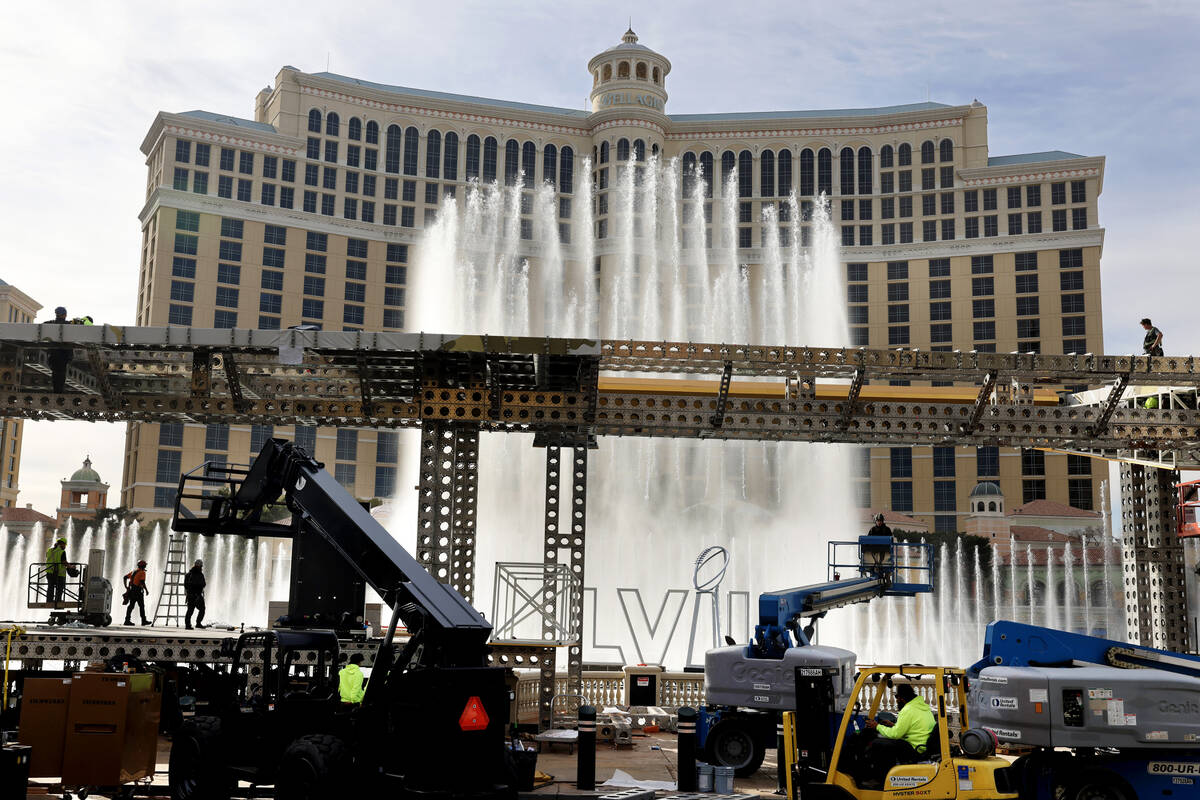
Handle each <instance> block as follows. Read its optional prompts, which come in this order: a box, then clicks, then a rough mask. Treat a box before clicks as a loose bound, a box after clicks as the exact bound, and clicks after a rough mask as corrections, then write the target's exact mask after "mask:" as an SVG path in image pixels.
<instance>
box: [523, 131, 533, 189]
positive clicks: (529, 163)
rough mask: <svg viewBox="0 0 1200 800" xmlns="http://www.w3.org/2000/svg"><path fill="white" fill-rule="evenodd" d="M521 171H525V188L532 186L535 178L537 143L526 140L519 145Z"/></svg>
mask: <svg viewBox="0 0 1200 800" xmlns="http://www.w3.org/2000/svg"><path fill="white" fill-rule="evenodd" d="M521 171H522V172H524V173H525V188H526V189H528V188H530V187H531V186H533V183H534V181H535V180H537V145H535V144H534V143H533V142H526V143H525V144H524V145H522V147H521Z"/></svg>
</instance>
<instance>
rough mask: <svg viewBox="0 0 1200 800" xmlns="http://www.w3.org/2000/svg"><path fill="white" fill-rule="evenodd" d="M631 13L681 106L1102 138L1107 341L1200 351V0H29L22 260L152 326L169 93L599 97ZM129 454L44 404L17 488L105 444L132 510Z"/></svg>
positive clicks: (3, 52)
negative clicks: (143, 255)
mask: <svg viewBox="0 0 1200 800" xmlns="http://www.w3.org/2000/svg"><path fill="white" fill-rule="evenodd" d="M630 15H632V23H633V27H634V29H635V30H636V31H637V33H638V35H639V37H640V40H641V43H642V44H645V45H648V46H649V47H651V48H653V49H655V50H657V51H658V52H660V53H662V54H664V55H666V56H667V58H669V59H670V60H671V62H672V71H671V73H670V75H669V76H668V78H667V82H666V88H667V90H668V93H669V100H668V102H667V112H668V113H699V112H717V111H757V110H784V109H819V108H849V107H870V106H881V105H893V104H899V103H909V102H918V101H923V100H934V101H938V102H943V103H949V104H965V103H970V102H971V101H972V100H975V99H978V100H979V101H980V102H982V103H984V104H985V105H986V106H987V107H988V118H989V134H988V135H989V147H990V153H991V155H1004V154H1009V153H1023V152H1033V151H1042V150H1066V151H1069V152H1073V153H1080V154H1083V155H1089V156H1092V155H1103V156H1105V157H1106V165H1105V176H1104V187H1103V193H1102V195H1101V197H1100V214H1099V216H1100V224H1101V225H1102V226H1103V227H1104V228H1105V245H1104V253H1103V258H1102V283H1103V293H1104V341H1105V350H1106V351H1107V352H1110V353H1129V352H1139V351H1140V342H1141V337H1142V331H1141V328H1140V327H1139V326H1138V325H1137V321H1138V319H1140V318H1141V317H1143V316H1150V317H1152V318H1153V319H1154V321H1155V323H1156V324H1158V326H1159V327H1160V328H1162V329H1163V331H1164V333H1165V341H1164V344H1165V347H1166V350H1167V352H1168V353H1194V352H1200V326H1197V325H1194V324H1191V322H1192V319H1191V317H1192V312H1193V310H1194V309H1195V308H1196V307H1197V305H1200V304H1198V303H1197V300H1196V296H1197V290H1198V289H1200V281H1198V280H1197V279H1196V276H1195V273H1194V267H1193V261H1192V259H1193V258H1194V257H1195V256H1194V255H1189V253H1190V252H1192V251H1193V249H1194V248H1193V247H1192V245H1194V241H1195V238H1196V234H1197V232H1198V225H1197V223H1196V221H1195V217H1196V213H1197V210H1198V208H1197V202H1196V186H1197V183H1198V181H1197V178H1198V177H1200V141H1198V139H1200V134H1198V133H1197V132H1198V131H1200V104H1198V103H1197V100H1198V94H1200V83H1198V82H1197V81H1196V76H1197V74H1200V48H1198V47H1197V46H1196V42H1197V41H1198V40H1200V3H1194V2H1192V3H1188V2H1169V1H1164V2H1136V1H1135V0H1121V1H1120V2H1114V1H1112V0H1090V1H1089V2H1079V1H1078V0H1057V2H1053V3H1047V2H1045V0H1036V1H1031V0H1013V1H1011V2H1006V1H1005V0H994V1H993V2H988V3H986V4H984V3H974V2H970V3H964V2H962V1H961V0H957V1H956V2H946V1H945V0H921V1H920V2H911V1H910V0H890V1H889V2H879V3H866V2H858V1H857V0H841V1H840V2H837V3H817V2H811V1H810V0H802V1H801V2H794V3H789V4H780V3H763V2H745V1H743V2H739V3H731V2H728V1H726V2H697V3H679V2H666V1H665V0H660V2H657V3H653V4H642V3H625V4H624V5H622V4H618V3H603V4H600V3H586V4H585V3H576V2H570V0H553V1H551V2H546V1H539V2H533V1H531V2H495V0H491V2H479V0H459V1H458V2H453V3H413V2H357V3H346V4H330V3H328V2H324V3H310V2H294V3H229V2H206V3H203V4H177V3H163V2H153V3H142V2H125V3H121V2H114V3H83V2H60V3H21V4H9V5H8V6H7V7H6V8H5V10H4V13H3V19H4V24H3V25H2V26H0V75H4V76H5V79H4V83H3V89H0V96H2V97H3V100H4V107H5V108H8V109H9V111H8V113H7V114H6V115H5V116H6V118H7V119H8V122H7V123H5V124H3V125H0V279H3V280H5V281H7V282H9V283H11V284H13V285H15V286H17V287H18V288H20V289H21V290H22V291H24V292H26V293H27V294H29V295H30V296H32V297H33V298H34V299H35V300H37V301H38V302H40V303H41V304H42V305H43V306H45V309H46V310H44V311H43V312H42V315H41V318H49V317H50V316H53V314H52V313H50V310H51V309H53V308H54V307H55V306H56V305H65V306H66V307H67V309H68V310H69V312H70V314H71V315H72V316H76V315H82V314H91V315H92V317H93V318H95V320H96V321H97V322H107V323H112V324H132V322H133V319H134V314H135V291H136V285H137V275H138V247H139V240H140V227H139V222H138V212H139V211H140V210H141V208H142V205H143V203H144V202H145V180H146V168H145V161H144V156H143V154H142V153H141V152H140V149H139V148H140V144H141V142H142V139H143V137H144V136H145V135H146V132H147V131H148V130H149V127H150V124H151V122H152V121H153V119H154V116H155V114H156V113H157V112H158V111H160V110H165V111H187V110H192V109H204V110H208V111H214V112H219V113H222V114H229V115H232V116H241V117H247V118H252V117H253V103H254V97H255V94H256V93H257V92H258V91H259V90H260V89H262V88H263V87H265V86H270V85H273V83H274V78H275V75H276V73H277V72H278V71H279V68H280V67H282V66H284V65H292V66H295V67H297V68H299V69H301V70H304V71H309V72H319V71H323V70H325V69H327V68H328V69H329V70H331V71H333V72H337V73H341V74H344V75H350V76H354V77H360V78H364V79H367V80H372V81H376V82H381V83H390V84H400V85H404V86H413V87H419V88H426V89H435V90H440V91H448V92H457V93H462V94H471V95H482V96H485V97H495V98H500V99H508V100H518V101H523V102H530V103H540V104H546V105H556V106H565V107H571V108H583V107H584V105H585V103H586V101H587V95H588V92H589V91H590V89H591V80H590V76H589V75H588V72H587V62H588V59H590V58H591V57H592V56H593V55H595V54H596V53H598V52H600V51H601V50H603V49H605V48H607V47H610V46H611V45H613V44H616V43H617V42H618V41H619V39H620V36H621V34H622V33H623V32H624V31H625V28H626V26H627V25H628V24H629V21H630ZM806 344H807V343H806ZM812 344H818V343H812ZM123 449H124V426H123V425H111V424H89V423H49V422H38V423H29V424H27V425H26V436H25V442H24V446H23V452H22V466H21V494H20V497H19V502H21V503H33V504H34V507H35V508H38V509H39V510H41V511H43V512H49V513H51V514H52V513H53V509H54V508H55V507H56V506H57V505H58V497H59V483H58V482H59V481H60V480H61V479H62V478H65V477H66V476H68V475H69V474H70V473H71V472H72V471H74V470H75V469H76V468H78V466H79V464H80V462H81V461H82V460H83V458H84V456H85V455H90V456H91V458H92V461H93V462H94V466H95V468H96V469H97V470H98V471H99V473H100V475H101V476H102V477H103V478H104V480H106V481H108V482H109V483H111V484H112V488H111V490H110V505H116V504H117V502H118V495H117V492H118V490H119V489H120V481H121V462H122V454H123Z"/></svg>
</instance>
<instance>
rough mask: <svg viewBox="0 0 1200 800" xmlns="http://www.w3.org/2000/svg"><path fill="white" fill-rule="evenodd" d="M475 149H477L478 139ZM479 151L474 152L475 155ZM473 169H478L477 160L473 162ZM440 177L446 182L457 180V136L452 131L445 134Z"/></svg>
mask: <svg viewBox="0 0 1200 800" xmlns="http://www.w3.org/2000/svg"><path fill="white" fill-rule="evenodd" d="M475 141H476V145H475V146H476V147H477V148H478V147H479V145H478V141H479V140H478V139H476V140H475ZM478 152H479V151H478V150H476V153H478ZM475 168H476V170H478V168H479V160H478V158H477V159H476V160H475ZM442 177H443V178H445V179H446V180H448V181H456V180H458V134H457V133H455V132H454V131H447V132H446V156H445V158H443V159H442Z"/></svg>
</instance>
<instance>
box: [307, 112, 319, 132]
mask: <svg viewBox="0 0 1200 800" xmlns="http://www.w3.org/2000/svg"><path fill="white" fill-rule="evenodd" d="M308 131H309V133H320V132H321V112H320V111H317V110H316V109H315V108H314V109H313V110H312V111H309V112H308Z"/></svg>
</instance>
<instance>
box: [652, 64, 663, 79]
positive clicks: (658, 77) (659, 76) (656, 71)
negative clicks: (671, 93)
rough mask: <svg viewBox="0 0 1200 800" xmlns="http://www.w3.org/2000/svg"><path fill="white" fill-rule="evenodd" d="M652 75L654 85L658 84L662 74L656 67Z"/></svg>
mask: <svg viewBox="0 0 1200 800" xmlns="http://www.w3.org/2000/svg"><path fill="white" fill-rule="evenodd" d="M653 74H654V82H655V83H658V82H659V81H660V80H662V73H661V72H659V71H658V67H655V68H654V73H653Z"/></svg>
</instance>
